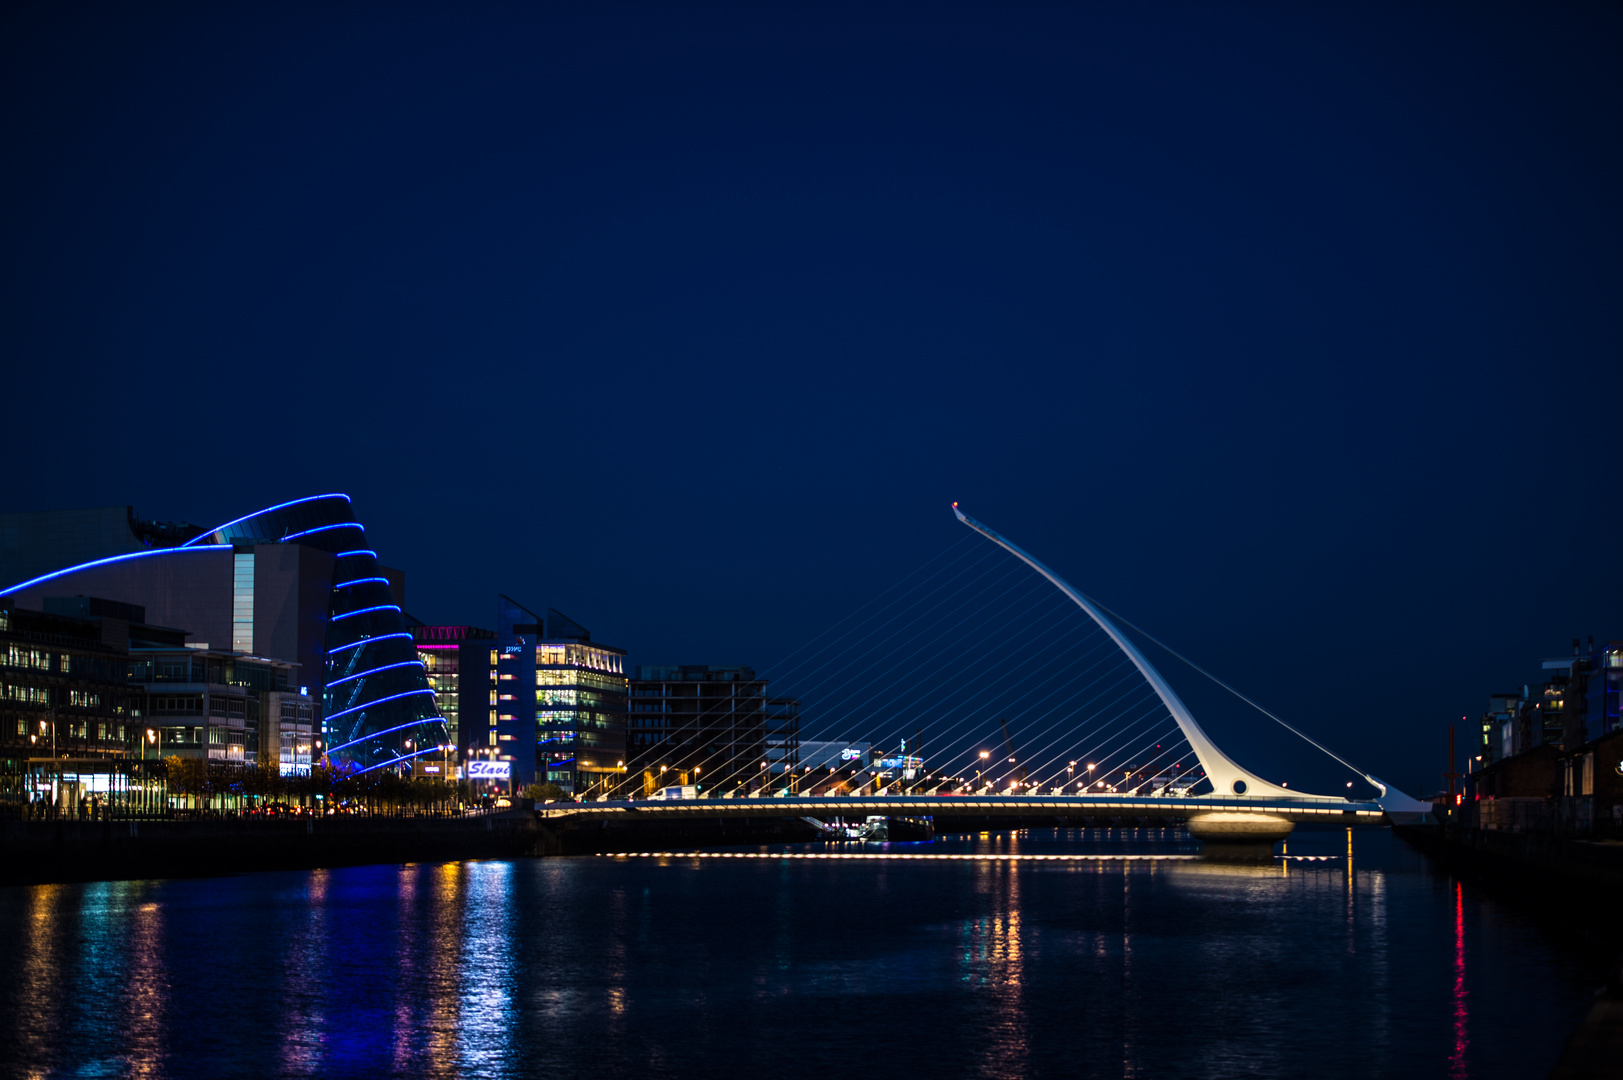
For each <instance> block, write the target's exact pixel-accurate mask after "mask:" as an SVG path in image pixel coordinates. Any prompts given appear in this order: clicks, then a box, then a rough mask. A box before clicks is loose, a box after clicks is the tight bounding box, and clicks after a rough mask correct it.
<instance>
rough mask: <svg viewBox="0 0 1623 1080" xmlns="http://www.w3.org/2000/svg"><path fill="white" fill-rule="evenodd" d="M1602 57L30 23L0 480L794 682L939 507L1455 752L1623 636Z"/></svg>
mask: <svg viewBox="0 0 1623 1080" xmlns="http://www.w3.org/2000/svg"><path fill="white" fill-rule="evenodd" d="M1620 53H1623V17H1620V15H1619V12H1618V9H1617V8H1616V7H1615V6H1600V5H1582V4H1569V5H1561V4H1527V5H1521V6H1499V7H1495V6H1491V5H1484V6H1467V5H1425V4H1410V3H1405V4H1391V5H1380V4H1369V3H1362V2H1360V3H1348V4H1343V5H1333V4H1315V5H1300V4H1285V3H1280V4H1266V3H1253V4H1228V5H1215V4H1187V5H1180V4H1154V3H1148V4H1125V3H1123V4H1098V5H1088V6H1085V7H1079V6H1076V5H1054V6H1042V5H1027V6H1025V7H1024V8H1020V9H1011V8H1010V7H1009V6H1007V5H989V4H988V5H973V4H970V5H950V4H936V3H932V4H927V5H922V4H921V5H898V4H880V3H862V4H852V5H838V4H815V5H812V4H806V5H786V4H773V5H769V4H739V5H715V6H708V5H706V6H701V5H683V6H680V7H678V6H677V5H669V4H655V5H648V6H645V7H644V6H634V5H624V4H601V3H599V4H579V5H551V6H549V7H547V9H546V10H545V11H538V10H537V9H536V6H533V5H520V4H515V5H511V6H506V5H499V4H493V3H492V4H480V5H424V6H420V7H412V6H410V5H400V4H390V5H383V4H376V5H372V4H352V5H322V6H319V7H303V6H300V5H295V4H275V5H269V4H267V5H260V6H258V7H253V6H249V5H230V6H227V7H204V6H198V5H177V6H173V7H168V8H165V7H162V6H159V5H146V6H142V7H140V8H136V7H133V6H129V5H117V6H109V7H89V6H82V5H80V6H74V5H62V4H47V5H34V6H30V5H22V4H14V5H9V6H8V7H7V8H6V9H5V11H4V12H3V13H0V86H3V91H0V137H3V139H4V148H5V149H4V155H3V156H4V160H5V161H6V166H5V168H4V169H3V170H0V192H3V199H0V237H4V240H3V244H0V260H3V262H0V357H3V358H4V370H5V373H6V377H5V393H4V406H3V417H4V424H5V430H6V440H5V445H6V454H5V461H6V465H5V469H4V475H5V480H4V484H3V486H0V492H3V496H4V497H3V500H0V502H3V504H4V506H5V508H7V509H45V508H53V507H66V506H82V505H104V504H116V503H124V502H133V503H134V504H136V506H137V508H138V510H139V511H140V512H141V513H142V514H144V515H147V516H152V517H158V518H164V519H186V520H191V521H195V522H198V523H202V524H209V523H216V522H218V521H223V520H225V519H228V518H231V517H235V516H238V515H240V514H242V513H245V512H247V511H248V510H251V509H253V508H255V507H257V506H260V505H264V504H268V503H272V502H277V501H280V500H282V499H285V498H290V497H295V496H298V495H302V494H309V493H315V492H320V491H331V490H338V491H345V492H348V493H349V494H351V495H352V496H353V497H354V499H355V503H356V507H357V509H358V511H359V513H360V515H361V517H362V518H363V520H365V521H366V523H367V524H368V526H369V529H370V533H371V538H372V540H373V542H374V546H375V547H376V548H377V549H378V550H379V552H380V553H381V554H382V557H383V558H384V560H385V561H386V562H389V563H391V564H393V565H397V566H400V567H401V568H403V569H404V570H406V572H407V574H408V589H409V604H408V607H409V608H410V609H411V610H412V611H413V612H414V613H415V614H416V615H418V616H419V617H421V618H423V619H426V620H428V621H431V622H437V621H443V622H453V621H472V622H476V623H482V624H486V625H488V624H489V623H490V622H491V621H492V619H493V617H494V600H493V595H494V593H495V592H496V591H497V590H501V591H505V592H508V593H510V594H512V595H513V596H515V597H517V598H519V599H520V600H522V601H524V602H526V603H528V604H530V605H532V606H536V607H541V606H545V605H553V606H556V607H558V608H560V609H562V610H563V611H565V612H568V613H569V614H570V615H572V616H573V617H575V618H576V619H578V620H580V621H581V622H583V623H585V624H586V625H588V626H590V627H591V628H592V629H593V631H594V634H595V636H597V637H598V638H600V639H603V640H606V641H609V642H611V643H615V644H620V645H622V646H624V647H626V648H628V649H629V650H631V652H632V659H633V662H650V663H658V662H690V663H691V662H701V663H702V662H711V663H725V662H743V663H753V664H756V665H758V666H765V665H767V664H769V663H770V662H771V661H773V660H774V659H776V658H777V657H778V656H780V655H782V654H783V653H786V652H788V651H789V650H791V649H793V648H794V647H796V646H797V645H799V644H800V643H801V642H803V641H804V640H806V639H807V638H810V637H811V636H812V635H814V634H816V633H817V632H818V631H820V630H821V629H823V628H824V627H825V626H827V625H828V624H829V623H831V622H833V621H834V620H835V619H837V618H839V617H840V616H841V615H843V614H845V613H846V612H847V611H849V610H850V609H851V608H853V607H855V606H857V605H858V604H860V603H861V602H862V601H863V600H865V599H867V598H868V597H869V596H871V595H872V594H873V593H875V592H877V591H878V590H879V589H881V588H883V587H884V586H886V585H888V584H889V583H890V582H891V581H893V580H894V579H896V578H897V577H900V576H901V575H902V574H905V573H906V572H908V571H909V570H911V569H912V568H913V567H915V566H916V565H918V564H919V563H920V562H922V561H923V560H924V559H926V558H927V557H929V556H930V555H931V554H933V553H935V552H936V551H938V550H940V549H941V548H942V547H944V546H945V545H946V544H948V543H950V542H951V541H952V540H954V539H956V538H957V535H958V532H959V531H961V529H962V527H961V526H958V525H956V523H954V522H953V520H952V518H951V515H950V513H949V511H948V504H949V503H950V502H951V501H952V500H953V499H959V500H961V501H962V502H963V504H964V506H965V507H966V508H967V509H968V510H969V511H970V512H971V513H973V514H975V515H976V516H977V517H979V518H981V519H982V520H984V521H986V522H988V523H990V524H992V525H993V526H994V527H996V528H998V529H1000V530H1002V531H1003V532H1005V533H1007V534H1008V535H1010V536H1011V537H1013V538H1014V539H1016V540H1017V541H1019V542H1021V543H1023V544H1024V545H1026V546H1027V547H1029V548H1030V549H1032V550H1033V551H1034V552H1036V553H1037V554H1039V556H1041V557H1043V558H1045V559H1047V560H1048V561H1049V562H1050V563H1051V564H1052V565H1054V566H1055V568H1056V569H1058V570H1059V571H1060V572H1061V573H1064V574H1065V575H1067V576H1068V577H1070V578H1071V579H1072V580H1073V581H1074V582H1075V583H1076V584H1077V585H1079V586H1080V587H1082V588H1084V589H1086V590H1087V591H1089V592H1091V593H1093V594H1094V595H1096V596H1098V597H1100V598H1101V599H1103V600H1104V601H1105V602H1106V603H1109V604H1111V605H1112V606H1113V607H1115V608H1117V609H1118V610H1120V611H1122V612H1123V613H1125V614H1127V615H1128V616H1129V617H1130V618H1132V619H1134V621H1136V622H1139V623H1140V624H1141V625H1144V626H1145V627H1146V628H1149V629H1151V630H1152V631H1153V632H1155V633H1156V634H1157V635H1158V636H1160V637H1162V638H1163V639H1165V640H1167V641H1169V642H1172V643H1174V644H1176V645H1177V646H1178V647H1180V648H1181V649H1182V650H1183V651H1184V652H1186V653H1187V654H1189V655H1191V656H1192V657H1194V658H1196V659H1198V660H1200V661H1201V662H1203V663H1205V664H1206V665H1207V666H1209V667H1211V668H1213V669H1214V670H1216V671H1218V672H1220V673H1221V674H1223V675H1224V676H1226V677H1228V678H1229V679H1231V681H1234V682H1235V683H1237V684H1238V685H1240V686H1241V687H1243V688H1245V689H1247V690H1248V691H1249V692H1251V693H1252V694H1253V695H1254V696H1256V697H1258V698H1259V699H1260V700H1262V701H1263V702H1264V703H1265V704H1267V705H1269V706H1270V707H1273V708H1275V709H1276V710H1278V711H1281V712H1282V714H1283V715H1285V716H1287V718H1289V719H1292V720H1293V721H1295V722H1298V723H1299V724H1300V725H1301V726H1303V727H1304V728H1306V729H1308V730H1310V731H1311V732H1312V733H1314V734H1315V735H1316V736H1318V737H1320V738H1323V739H1324V740H1326V741H1327V742H1329V743H1331V744H1332V745H1334V746H1336V747H1337V748H1338V749H1342V750H1343V751H1344V752H1346V753H1347V754H1348V755H1349V756H1351V757H1354V758H1355V759H1357V760H1360V761H1363V762H1367V763H1369V766H1370V767H1371V768H1373V769H1375V770H1376V771H1377V772H1379V773H1382V774H1383V775H1387V776H1389V777H1390V778H1391V779H1393V780H1395V781H1397V782H1400V783H1405V784H1407V785H1409V786H1411V787H1424V786H1432V785H1435V784H1436V783H1437V774H1438V773H1440V772H1441V770H1442V766H1443V759H1444V751H1443V739H1444V734H1443V731H1444V727H1445V726H1446V724H1447V723H1448V722H1449V721H1450V720H1451V719H1457V718H1458V717H1459V716H1461V715H1464V714H1470V715H1471V716H1473V717H1475V716H1476V715H1477V714H1479V713H1480V712H1481V710H1482V708H1483V707H1484V706H1485V704H1486V695H1487V694H1488V693H1489V692H1490V691H1493V690H1496V689H1500V688H1502V687H1505V686H1510V685H1519V684H1521V683H1523V682H1526V681H1530V680H1535V679H1536V678H1537V677H1538V674H1539V673H1538V667H1537V661H1538V659H1539V657H1541V656H1544V655H1553V654H1559V653H1563V652H1565V651H1566V650H1567V647H1568V643H1569V641H1570V639H1571V637H1572V636H1573V635H1575V634H1594V635H1596V637H1597V638H1604V637H1607V636H1623V618H1620V615H1623V576H1620V575H1619V574H1618V573H1617V571H1616V569H1615V566H1616V561H1617V556H1618V545H1619V536H1620V530H1623V511H1620V508H1619V496H1618V487H1617V474H1618V469H1619V466H1620V460H1619V457H1620V455H1619V425H1620V420H1623V415H1620V412H1623V392H1620V391H1623V385H1620V384H1623V357H1620V350H1619V342H1620V330H1623V316H1620V297H1623V262H1620V260H1619V258H1618V252H1619V251H1620V250H1623V200H1620V199H1619V195H1618V193H1619V192H1620V191H1623V169H1620V165H1623V152H1620V146H1623V141H1620V138H1619V135H1620V127H1623V125H1620V120H1623V65H1619V64H1618V62H1617V57H1618V56H1619V55H1620ZM1220 734H1221V733H1220ZM1233 740H1239V742H1238V743H1237V744H1236V745H1235V746H1234V750H1235V751H1236V753H1237V754H1238V756H1240V757H1242V758H1247V757H1251V758H1252V759H1254V760H1259V761H1262V762H1266V760H1267V755H1268V753H1269V751H1268V750H1267V749H1266V748H1265V747H1263V746H1262V745H1260V744H1255V745H1253V744H1251V741H1250V737H1249V736H1247V735H1245V734H1243V733H1240V732H1238V731H1236V732H1235V733H1231V739H1230V741H1233Z"/></svg>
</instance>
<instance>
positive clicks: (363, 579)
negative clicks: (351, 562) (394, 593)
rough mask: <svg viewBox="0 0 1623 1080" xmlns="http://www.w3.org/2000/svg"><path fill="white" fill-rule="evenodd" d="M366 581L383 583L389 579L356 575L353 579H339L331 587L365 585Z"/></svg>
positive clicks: (385, 583) (386, 582) (345, 587)
mask: <svg viewBox="0 0 1623 1080" xmlns="http://www.w3.org/2000/svg"><path fill="white" fill-rule="evenodd" d="M368 581H377V582H381V583H382V584H384V585H387V584H389V579H388V578H386V577H358V578H356V579H355V580H354V581H340V582H339V583H338V584H336V585H334V586H333V588H335V589H347V588H349V587H350V586H351V585H365V584H366V583H367V582H368Z"/></svg>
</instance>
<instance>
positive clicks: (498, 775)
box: [463, 761, 513, 780]
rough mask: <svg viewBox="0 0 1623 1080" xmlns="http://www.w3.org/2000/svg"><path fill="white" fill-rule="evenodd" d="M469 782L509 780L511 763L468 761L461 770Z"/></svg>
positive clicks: (511, 775)
mask: <svg viewBox="0 0 1623 1080" xmlns="http://www.w3.org/2000/svg"><path fill="white" fill-rule="evenodd" d="M463 771H464V773H465V774H466V776H467V778H468V779H469V780H511V779H512V778H513V763H512V762H511V761H470V762H468V764H467V767H466V768H465V769H464V770H463Z"/></svg>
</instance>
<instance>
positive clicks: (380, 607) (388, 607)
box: [327, 604, 411, 641]
mask: <svg viewBox="0 0 1623 1080" xmlns="http://www.w3.org/2000/svg"><path fill="white" fill-rule="evenodd" d="M399 610H400V605H399V604H374V605H373V606H371V607H363V608H356V609H355V610H354V611H346V612H344V613H343V614H342V615H334V616H333V617H332V618H331V619H329V620H327V621H328V622H338V621H339V620H341V619H353V618H354V617H355V616H357V615H365V614H366V613H367V612H368V611H399ZM386 636H387V635H386ZM406 637H411V635H410V634H407V635H406ZM366 640H367V641H377V640H378V638H367V639H366Z"/></svg>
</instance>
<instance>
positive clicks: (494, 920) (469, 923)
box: [457, 862, 515, 1075]
mask: <svg viewBox="0 0 1623 1080" xmlns="http://www.w3.org/2000/svg"><path fill="white" fill-rule="evenodd" d="M512 877H513V865H512V864H511V863H506V862H475V863H469V864H468V865H467V872H466V874H465V880H466V882H467V886H466V891H465V893H464V895H465V897H466V901H465V903H466V905H467V906H466V917H465V918H464V920H463V924H462V955H461V961H460V964H459V965H458V972H457V983H458V985H459V986H461V988H462V998H461V1002H460V1004H459V1008H458V1012H459V1013H460V1017H459V1022H458V1027H457V1058H458V1061H459V1063H460V1065H461V1067H462V1070H463V1071H464V1072H465V1073H483V1074H486V1075H503V1074H507V1073H510V1072H511V1071H512V1065H513V1063H512V1062H511V1061H510V1060H509V1058H510V1057H511V1053H510V1051H511V1045H510V1043H509V1030H510V1029H511V1027H512V1018H513V1015H514V1004H513V1000H514V997H515V992H514V991H515V987H514V986H513V970H514V964H513V940H512V921H513V911H512V885H513V883H512Z"/></svg>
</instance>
